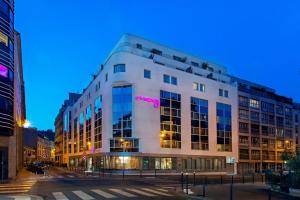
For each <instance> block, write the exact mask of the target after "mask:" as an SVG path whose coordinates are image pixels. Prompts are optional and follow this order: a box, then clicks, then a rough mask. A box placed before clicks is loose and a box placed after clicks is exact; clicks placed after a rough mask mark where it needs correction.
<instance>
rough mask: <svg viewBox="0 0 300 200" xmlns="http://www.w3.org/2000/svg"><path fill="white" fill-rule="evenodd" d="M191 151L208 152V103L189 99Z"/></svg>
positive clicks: (193, 98)
mask: <svg viewBox="0 0 300 200" xmlns="http://www.w3.org/2000/svg"><path fill="white" fill-rule="evenodd" d="M191 133H192V134H191V141H192V149H199V150H208V101H207V100H203V99H198V98H195V97H191Z"/></svg>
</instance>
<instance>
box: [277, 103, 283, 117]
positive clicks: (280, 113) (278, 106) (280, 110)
mask: <svg viewBox="0 0 300 200" xmlns="http://www.w3.org/2000/svg"><path fill="white" fill-rule="evenodd" d="M276 114H279V115H283V114H284V111H283V105H276Z"/></svg>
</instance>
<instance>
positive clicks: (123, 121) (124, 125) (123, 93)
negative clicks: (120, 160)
mask: <svg viewBox="0 0 300 200" xmlns="http://www.w3.org/2000/svg"><path fill="white" fill-rule="evenodd" d="M112 95H113V96H112V98H113V99H112V103H113V105H112V114H113V116H112V118H113V119H112V122H113V123H112V128H113V137H114V138H129V137H132V87H131V85H126V86H119V87H113V89H112ZM122 151H123V150H122Z"/></svg>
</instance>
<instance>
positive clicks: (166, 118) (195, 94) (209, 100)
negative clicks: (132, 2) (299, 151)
mask: <svg viewBox="0 0 300 200" xmlns="http://www.w3.org/2000/svg"><path fill="white" fill-rule="evenodd" d="M241 81H242V80H241V79H238V78H235V77H232V76H230V75H228V73H227V71H226V68H224V67H223V66H220V65H217V64H214V63H211V62H209V61H206V60H202V59H199V58H196V57H194V56H191V55H188V54H185V53H182V52H180V51H177V50H174V49H171V48H168V47H165V46H163V45H160V44H157V43H154V42H151V41H149V40H145V39H143V38H140V37H136V36H132V35H128V34H126V35H124V36H123V37H122V38H121V39H120V41H119V42H118V43H117V45H116V46H115V48H114V49H113V50H112V52H111V53H110V54H109V56H108V57H107V59H106V60H105V62H104V63H103V64H102V65H101V66H100V69H99V71H98V72H97V73H96V74H95V75H94V76H93V80H92V81H91V82H90V84H89V85H88V86H87V87H86V88H85V89H84V90H83V92H82V94H77V95H78V96H77V98H76V100H75V101H74V99H73V100H71V101H70V99H69V100H66V101H65V103H64V105H63V106H62V108H61V109H60V112H59V114H58V116H57V117H56V123H55V124H56V132H59V133H60V134H58V136H57V137H56V138H57V141H60V144H61V147H60V150H59V152H60V156H61V158H60V160H59V163H60V164H65V165H68V166H69V167H83V168H85V169H87V170H99V169H143V170H153V169H158V170H175V171H185V170H191V171H201V172H210V173H214V172H216V173H237V172H243V173H245V170H241V169H244V168H246V167H245V166H244V165H240V163H239V160H240V159H241V153H240V151H241V150H242V148H240V147H241V145H240V142H241V132H240V128H239V123H240V118H239V114H240V113H239V112H240V109H241V105H240V104H241V103H240V101H239V100H240V96H241V95H243V94H242V93H241V92H242V91H241V89H240V85H241V83H240V82H241ZM245 95H246V96H247V95H248V94H245ZM248 96H249V95H248ZM66 102H72V103H67V104H66ZM250 103H251V101H248V105H249V104H250ZM249 131H250V129H249ZM293 133H294V132H293V131H292V134H293ZM293 135H294V134H293ZM249 140H251V138H249ZM259 140H262V137H259ZM291 140H292V139H291ZM293 142H295V137H293ZM56 144H57V142H56ZM250 150H252V149H248V152H249V151H250ZM260 152H261V153H263V152H262V151H260ZM277 155H279V154H277ZM244 161H245V162H246V161H247V162H250V161H249V160H244ZM260 161H262V160H261V159H260ZM280 163H281V164H282V162H280ZM254 165H255V164H254ZM247 169H249V171H251V170H252V168H247ZM254 169H255V167H254ZM259 169H260V170H261V169H262V167H261V168H259Z"/></svg>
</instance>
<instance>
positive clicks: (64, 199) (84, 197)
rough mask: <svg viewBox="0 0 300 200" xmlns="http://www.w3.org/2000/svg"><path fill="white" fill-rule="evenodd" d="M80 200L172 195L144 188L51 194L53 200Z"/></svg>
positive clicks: (162, 190)
mask: <svg viewBox="0 0 300 200" xmlns="http://www.w3.org/2000/svg"><path fill="white" fill-rule="evenodd" d="M74 195H75V197H76V199H81V200H94V199H119V198H124V197H125V198H126V199H131V198H133V199H139V198H141V197H146V198H147V197H148V198H155V197H159V196H160V197H166V198H170V197H172V196H173V195H172V194H171V193H170V192H169V191H168V190H167V189H163V188H148V187H147V188H146V187H141V188H139V187H134V188H105V189H104V188H101V189H98V188H96V189H91V190H85V191H82V190H74V191H65V192H52V196H53V198H54V199H55V200H69V199H74Z"/></svg>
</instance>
